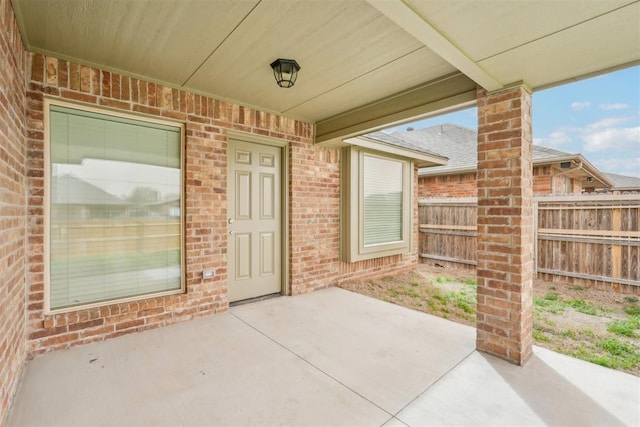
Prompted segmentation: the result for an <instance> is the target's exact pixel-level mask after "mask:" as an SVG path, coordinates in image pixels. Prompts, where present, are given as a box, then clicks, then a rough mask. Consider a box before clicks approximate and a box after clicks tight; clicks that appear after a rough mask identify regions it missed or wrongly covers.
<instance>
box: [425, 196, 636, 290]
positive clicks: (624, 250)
mask: <svg viewBox="0 0 640 427" xmlns="http://www.w3.org/2000/svg"><path fill="white" fill-rule="evenodd" d="M476 215H477V199H476V198H475V197H473V198H471V197H467V198H446V197H445V198H425V199H421V200H420V204H419V218H420V254H421V257H422V258H425V259H431V260H435V261H445V262H452V263H457V264H464V265H468V266H473V265H476V240H477V226H476V224H477V222H476ZM534 221H535V227H534V233H535V239H534V242H535V247H534V254H535V256H534V261H535V271H536V272H537V273H538V274H540V275H548V276H554V277H557V276H561V277H571V278H574V279H582V280H586V281H592V282H604V283H610V284H616V285H630V286H635V287H640V194H630V195H599V196H587V195H585V196H538V197H535V199H534Z"/></svg>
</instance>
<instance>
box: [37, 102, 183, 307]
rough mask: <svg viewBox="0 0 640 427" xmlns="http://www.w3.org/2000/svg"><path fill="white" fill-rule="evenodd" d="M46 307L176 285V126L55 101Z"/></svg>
mask: <svg viewBox="0 0 640 427" xmlns="http://www.w3.org/2000/svg"><path fill="white" fill-rule="evenodd" d="M49 126H50V141H49V150H50V168H51V169H50V183H49V185H50V186H49V190H50V197H49V212H50V215H49V218H48V221H49V232H50V235H49V239H50V249H49V277H50V280H49V292H50V294H49V296H50V309H52V310H56V309H63V308H66V307H73V306H81V305H87V304H92V303H97V302H102V301H110V300H118V299H123V298H130V297H134V296H140V295H147V294H155V293H163V292H169V291H177V290H180V289H181V288H182V280H181V277H182V273H181V266H182V261H181V260H182V256H181V247H182V243H181V242H182V232H181V230H182V227H181V217H180V206H181V198H182V190H181V188H182V185H181V132H182V130H181V128H180V127H176V126H167V125H164V124H156V123H150V122H146V121H140V120H133V119H128V118H122V117H115V116H111V115H106V114H99V113H92V112H86V111H82V110H78V109H74V108H66V107H62V106H58V105H51V110H50V124H49Z"/></svg>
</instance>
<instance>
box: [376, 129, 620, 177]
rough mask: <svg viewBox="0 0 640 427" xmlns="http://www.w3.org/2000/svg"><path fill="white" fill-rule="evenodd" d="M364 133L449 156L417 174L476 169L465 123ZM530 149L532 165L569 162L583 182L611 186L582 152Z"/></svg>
mask: <svg viewBox="0 0 640 427" xmlns="http://www.w3.org/2000/svg"><path fill="white" fill-rule="evenodd" d="M381 134H382V135H381ZM367 137H368V138H371V139H376V140H381V141H382V140H384V139H385V138H386V140H387V141H394V142H393V143H396V144H403V146H411V147H421V148H422V149H423V150H427V151H429V152H431V153H438V154H440V155H441V156H444V157H447V158H448V159H449V162H448V163H447V164H446V165H442V166H433V167H426V168H421V169H420V176H433V175H449V174H454V173H455V174H457V173H466V172H475V171H476V170H477V165H478V159H477V145H478V142H477V141H478V134H477V132H476V131H475V130H473V129H470V128H467V127H464V126H459V125H455V124H452V123H444V124H441V125H437V126H431V127H428V128H424V129H416V130H413V129H412V128H407V130H405V131H395V132H393V133H392V134H384V133H382V132H376V133H373V134H369V135H367ZM395 141H402V142H401V143H400V142H395ZM532 149H533V164H534V165H546V164H559V163H562V162H572V163H571V168H572V169H573V170H574V171H573V172H572V173H573V174H574V176H575V177H578V175H581V177H585V178H586V177H587V176H590V177H592V180H591V181H584V182H583V186H585V187H595V188H598V187H605V188H608V187H610V186H611V182H610V181H609V180H608V179H607V177H606V176H604V175H603V174H602V172H600V171H599V170H598V169H597V168H596V167H595V166H593V165H592V164H591V163H589V161H587V159H586V158H584V156H582V155H581V154H572V153H567V152H564V151H560V150H555V149H553V148H548V147H541V146H539V145H533V148H532Z"/></svg>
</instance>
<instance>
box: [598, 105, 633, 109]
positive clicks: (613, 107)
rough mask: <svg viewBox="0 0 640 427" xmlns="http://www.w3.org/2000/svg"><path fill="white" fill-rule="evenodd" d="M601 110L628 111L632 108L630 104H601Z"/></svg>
mask: <svg viewBox="0 0 640 427" xmlns="http://www.w3.org/2000/svg"><path fill="white" fill-rule="evenodd" d="M599 107H600V109H601V110H626V109H627V108H631V106H630V105H629V104H600V105H599Z"/></svg>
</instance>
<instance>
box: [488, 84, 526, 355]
mask: <svg viewBox="0 0 640 427" xmlns="http://www.w3.org/2000/svg"><path fill="white" fill-rule="evenodd" d="M477 98H478V250H477V257H478V269H477V275H478V315H477V338H476V348H477V349H478V350H480V351H484V352H487V353H490V354H493V355H496V356H498V357H501V358H503V359H505V360H508V361H509V362H512V363H515V364H518V365H522V364H524V363H525V362H526V361H527V359H528V358H529V356H531V351H532V349H531V346H532V342H533V337H532V327H533V325H532V323H533V296H532V283H533V185H532V179H533V177H532V145H531V144H532V133H531V93H530V92H529V91H528V90H527V89H526V88H525V87H524V86H517V87H512V88H509V89H505V90H503V91H500V92H497V93H492V94H487V93H486V91H485V90H484V89H479V90H478V96H477Z"/></svg>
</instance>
